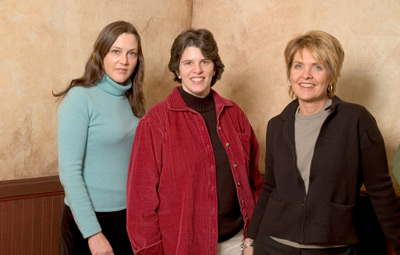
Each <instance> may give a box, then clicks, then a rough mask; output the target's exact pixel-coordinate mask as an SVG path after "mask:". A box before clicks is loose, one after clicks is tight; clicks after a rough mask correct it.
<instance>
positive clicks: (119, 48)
mask: <svg viewBox="0 0 400 255" xmlns="http://www.w3.org/2000/svg"><path fill="white" fill-rule="evenodd" d="M112 48H116V49H118V50H121V49H122V48H121V47H118V46H114V45H113V46H111V48H110V49H112ZM133 50H138V49H137V48H132V49H129V50H128V51H133Z"/></svg>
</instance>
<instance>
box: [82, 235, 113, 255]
mask: <svg viewBox="0 0 400 255" xmlns="http://www.w3.org/2000/svg"><path fill="white" fill-rule="evenodd" d="M88 244H89V249H90V252H91V253H92V255H114V252H113V249H112V247H111V244H110V243H109V242H108V240H107V238H106V237H105V235H103V233H101V232H99V233H97V234H95V235H92V236H91V237H89V238H88Z"/></svg>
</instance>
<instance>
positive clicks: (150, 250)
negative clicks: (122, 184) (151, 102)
mask: <svg viewBox="0 0 400 255" xmlns="http://www.w3.org/2000/svg"><path fill="white" fill-rule="evenodd" d="M148 114H151V112H149V113H148ZM163 134H164V132H163V131H162V130H161V124H160V123H158V122H155V121H152V120H151V119H150V117H149V116H145V117H144V118H143V119H142V120H141V121H140V122H139V125H138V127H137V129H136V134H135V139H134V142H133V147H132V154H131V160H130V164H129V170H128V183H127V231H128V235H129V239H130V241H131V244H132V248H133V251H134V253H135V254H154V255H156V254H158V255H162V254H164V252H163V245H162V241H161V234H160V227H159V220H158V215H157V209H158V206H159V203H160V201H159V195H158V185H159V181H160V174H161V169H162V144H163V142H164V135H163Z"/></svg>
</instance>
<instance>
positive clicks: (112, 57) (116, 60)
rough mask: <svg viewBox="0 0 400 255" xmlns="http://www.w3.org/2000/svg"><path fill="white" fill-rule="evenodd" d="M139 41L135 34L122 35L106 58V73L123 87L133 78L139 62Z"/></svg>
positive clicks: (104, 61)
mask: <svg viewBox="0 0 400 255" xmlns="http://www.w3.org/2000/svg"><path fill="white" fill-rule="evenodd" d="M137 54H138V41H137V39H136V37H135V36H134V35H133V34H128V33H123V34H121V35H120V36H119V37H118V38H117V39H116V40H115V42H114V44H113V45H112V46H111V48H110V50H109V51H108V53H107V54H106V56H105V57H104V60H103V63H104V72H105V73H106V74H107V75H108V76H109V77H110V78H111V79H113V81H115V82H117V83H119V84H121V85H123V84H124V83H125V82H126V81H127V80H128V79H129V77H131V75H132V73H133V71H134V70H135V67H136V64H137V62H138V57H137Z"/></svg>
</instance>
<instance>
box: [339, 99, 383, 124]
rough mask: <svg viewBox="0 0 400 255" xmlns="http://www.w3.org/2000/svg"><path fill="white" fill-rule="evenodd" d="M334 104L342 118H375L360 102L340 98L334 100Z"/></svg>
mask: <svg viewBox="0 0 400 255" xmlns="http://www.w3.org/2000/svg"><path fill="white" fill-rule="evenodd" d="M332 106H333V108H334V110H336V111H337V113H338V116H340V117H341V118H345V119H349V120H375V119H374V117H373V116H372V114H371V113H370V112H369V111H368V110H367V108H366V107H364V106H362V105H360V104H356V103H350V102H346V101H342V100H339V101H334V104H332Z"/></svg>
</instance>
